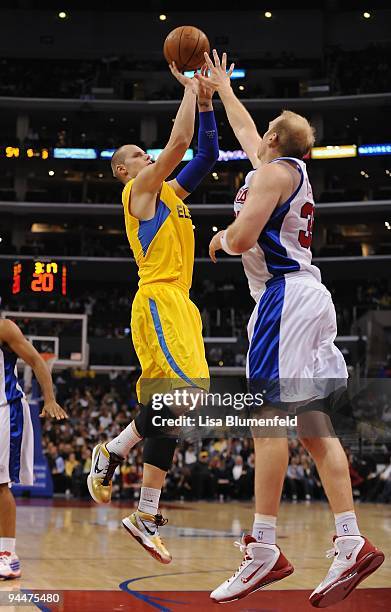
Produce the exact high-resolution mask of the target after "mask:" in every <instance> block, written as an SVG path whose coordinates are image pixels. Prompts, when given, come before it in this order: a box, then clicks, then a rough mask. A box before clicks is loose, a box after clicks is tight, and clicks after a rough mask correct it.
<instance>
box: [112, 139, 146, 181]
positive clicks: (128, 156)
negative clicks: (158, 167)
mask: <svg viewBox="0 0 391 612" xmlns="http://www.w3.org/2000/svg"><path fill="white" fill-rule="evenodd" d="M152 163H153V160H152V158H151V156H150V155H149V154H148V153H146V152H145V151H144V150H143V149H141V148H140V147H138V146H137V145H132V144H129V145H123V146H122V147H120V148H119V149H117V150H116V151H115V152H114V155H113V157H112V158H111V169H112V171H113V176H115V178H117V179H118V180H119V181H121V183H127V182H128V181H130V179H132V178H135V177H136V176H137V175H138V173H139V172H140V171H141V170H143V168H145V167H146V166H149V164H152Z"/></svg>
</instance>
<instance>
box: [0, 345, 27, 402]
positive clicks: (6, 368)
mask: <svg viewBox="0 0 391 612" xmlns="http://www.w3.org/2000/svg"><path fill="white" fill-rule="evenodd" d="M17 359H18V356H17V355H16V354H15V353H14V352H13V351H11V350H10V349H9V348H7V347H5V346H4V345H1V344H0V408H1V407H3V406H7V405H8V404H11V403H12V402H14V401H16V400H18V399H21V398H24V397H25V394H24V393H23V389H22V387H21V386H20V385H19V382H18V371H17V366H16V361H17Z"/></svg>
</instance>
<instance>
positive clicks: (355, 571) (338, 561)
mask: <svg viewBox="0 0 391 612" xmlns="http://www.w3.org/2000/svg"><path fill="white" fill-rule="evenodd" d="M333 542H334V548H332V549H331V550H328V551H327V554H326V556H327V557H334V561H333V562H332V564H331V567H330V569H329V571H328V574H327V576H326V578H325V579H324V580H323V581H322V582H321V583H320V585H319V586H318V587H316V589H315V591H313V593H311V595H310V603H311V604H312V605H313V606H314V607H315V608H327V606H332V605H333V604H336V603H338V602H339V601H342V600H343V599H345V597H347V596H348V595H349V594H350V593H351V592H352V591H353V589H355V588H356V586H357V585H358V584H360V582H361V581H362V580H364V579H365V578H367V577H368V576H369V575H370V574H372V573H373V572H374V571H376V570H377V568H378V567H380V565H381V564H382V563H383V561H384V554H383V553H382V551H381V550H379V549H378V548H376V546H374V545H373V544H371V542H370V541H369V540H367V538H364V537H363V536H341V537H339V538H338V537H337V536H334V540H333Z"/></svg>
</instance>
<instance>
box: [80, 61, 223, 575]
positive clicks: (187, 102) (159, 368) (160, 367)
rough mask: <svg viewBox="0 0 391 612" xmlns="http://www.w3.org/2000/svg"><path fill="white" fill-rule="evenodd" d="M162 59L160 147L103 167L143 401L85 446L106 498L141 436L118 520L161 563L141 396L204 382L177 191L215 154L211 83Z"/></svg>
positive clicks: (164, 559) (151, 432)
mask: <svg viewBox="0 0 391 612" xmlns="http://www.w3.org/2000/svg"><path fill="white" fill-rule="evenodd" d="M170 69H171V72H172V73H173V75H174V76H175V77H176V78H177V79H178V81H179V82H180V83H181V84H182V85H183V86H184V94H183V99H182V102H181V105H180V107H179V110H178V112H177V115H176V118H175V121H174V125H173V128H172V131H171V136H170V138H169V141H168V143H167V145H166V147H165V148H164V149H163V151H162V153H161V154H160V156H159V157H158V159H157V160H156V162H153V161H152V159H151V157H150V156H149V155H148V154H147V153H146V152H145V151H143V149H141V148H140V147H138V146H136V145H124V146H122V147H121V148H120V149H118V150H117V151H116V152H115V153H114V155H113V157H112V160H111V167H112V170H113V175H114V176H115V177H116V178H117V179H118V180H119V181H120V182H121V183H123V184H124V189H123V193H122V202H123V206H124V214H125V224H126V233H127V236H128V240H129V244H130V247H131V249H132V251H133V255H134V258H135V261H136V264H137V266H138V269H139V277H140V281H139V289H138V292H137V294H136V296H135V298H134V301H133V305H132V321H131V330H132V339H133V344H134V347H135V350H136V353H137V356H138V358H139V360H140V364H141V369H142V373H141V377H140V379H139V381H138V383H137V393H138V399H139V401H140V402H141V403H142V404H143V407H142V409H141V410H140V414H139V415H138V416H137V417H136V419H135V420H134V421H133V422H132V423H131V424H130V425H128V427H127V428H126V429H125V430H124V431H122V432H121V433H120V434H119V436H117V437H116V438H114V439H113V440H111V441H110V442H108V443H106V444H98V445H97V446H96V447H95V448H94V451H93V456H92V467H91V472H90V475H89V477H88V486H89V490H90V493H91V496H92V497H93V499H94V500H95V501H96V502H97V503H107V502H109V501H110V498H111V480H112V477H113V473H114V471H115V468H116V467H117V466H118V465H119V463H120V462H121V461H122V460H123V458H124V457H126V456H127V454H128V453H129V451H130V449H131V448H132V447H133V446H134V445H135V444H137V443H138V442H140V440H141V439H144V474H143V485H142V488H141V494H140V501H139V506H138V510H137V511H136V512H134V513H133V514H131V515H130V516H129V517H126V518H124V519H123V521H122V523H123V525H124V527H125V528H126V530H127V531H128V532H129V533H130V534H131V535H132V536H133V537H134V538H135V539H136V540H137V541H138V542H139V543H140V544H141V545H142V546H143V547H144V548H145V549H146V550H147V551H148V552H149V553H150V554H151V555H152V556H153V557H154V558H156V559H157V560H158V561H160V562H161V563H169V562H170V561H171V555H170V553H169V552H168V551H167V549H166V547H165V546H164V544H163V543H162V541H161V539H160V536H159V531H158V528H159V526H161V525H163V524H164V523H165V522H166V521H165V519H163V517H162V516H161V514H160V513H159V511H158V508H159V499H160V493H161V488H162V486H163V483H164V479H165V475H166V472H167V470H168V469H169V468H170V466H171V462H172V457H173V454H174V450H175V446H176V440H175V438H173V437H167V436H166V437H164V436H162V432H161V431H160V432H159V431H158V432H156V428H154V427H153V425H152V417H153V415H154V414H155V415H156V413H154V412H153V410H152V406H151V403H150V402H149V401H148V400H149V399H150V396H151V383H153V386H154V390H155V391H156V392H159V393H162V392H165V391H168V390H170V389H177V388H182V387H186V388H187V387H188V388H191V389H193V390H195V392H197V390H198V391H199V389H200V388H208V386H209V370H208V366H207V363H206V359H205V350H204V343H203V338H202V323H201V317H200V314H199V311H198V309H197V307H196V306H195V304H193V302H192V301H191V300H190V298H189V290H190V287H191V282H192V274H193V263H194V232H193V224H192V220H191V215H190V212H189V209H188V207H187V206H186V204H184V202H183V200H184V199H185V198H186V197H187V196H188V195H189V194H190V192H191V191H193V190H194V189H195V188H196V187H197V186H198V184H199V183H200V182H201V181H202V179H203V178H204V177H205V176H206V174H208V173H209V172H210V170H211V169H212V167H213V166H214V164H215V162H216V161H217V159H218V156H219V147H218V137H217V128H216V122H215V118H214V112H213V107H212V96H213V93H214V92H213V90H212V89H211V88H210V87H209V86H208V85H207V84H202V85H201V86H200V85H199V84H198V81H197V80H196V79H194V78H192V79H190V78H186V77H185V76H184V75H182V74H180V73H179V72H178V70H177V69H176V66H175V64H172V65H171V66H170ZM203 74H204V75H205V74H206V72H205V69H203ZM197 102H198V111H199V133H198V152H197V155H196V156H195V157H194V159H193V160H191V161H190V162H189V163H188V164H187V165H186V166H185V167H184V168H183V169H182V170H181V171H180V172H179V174H178V175H177V176H176V178H175V179H172V180H169V181H166V179H167V178H168V177H169V176H170V175H171V174H172V173H173V172H174V170H175V169H176V167H177V166H178V165H179V164H180V162H181V161H182V158H183V156H184V154H185V152H186V150H187V149H188V147H189V145H190V143H191V140H192V138H193V133H194V119H195V109H196V104H197ZM168 413H169V414H170V411H168ZM160 414H161V413H160ZM171 416H172V414H171Z"/></svg>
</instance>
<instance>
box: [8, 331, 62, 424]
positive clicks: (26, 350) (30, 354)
mask: <svg viewBox="0 0 391 612" xmlns="http://www.w3.org/2000/svg"><path fill="white" fill-rule="evenodd" d="M0 340H1V341H2V342H5V343H6V344H7V345H8V346H9V348H10V349H11V350H12V351H13V352H14V353H15V354H16V355H17V356H18V357H20V358H21V359H23V361H24V362H25V363H27V364H28V365H29V366H31V369H32V370H33V372H34V374H35V376H36V378H37V380H38V382H39V386H40V387H41V391H42V396H43V399H44V406H43V408H42V412H41V415H40V416H46V415H47V416H51V417H55V418H56V419H57V420H59V419H66V418H68V417H67V414H66V412H65V410H63V409H62V408H61V406H59V405H58V404H57V402H56V400H55V397H54V391H53V382H52V376H51V373H50V371H49V368H48V366H47V364H46V363H45V361H44V360H43V359H42V357H41V355H40V354H39V353H38V351H37V350H36V349H35V348H34V347H33V345H32V344H31V342H29V341H28V340H27V339H26V338H25V337H24V335H23V334H22V332H21V331H20V329H19V327H18V326H17V325H16V324H15V323H13V321H10V320H9V319H4V320H3V321H1V326H0Z"/></svg>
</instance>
